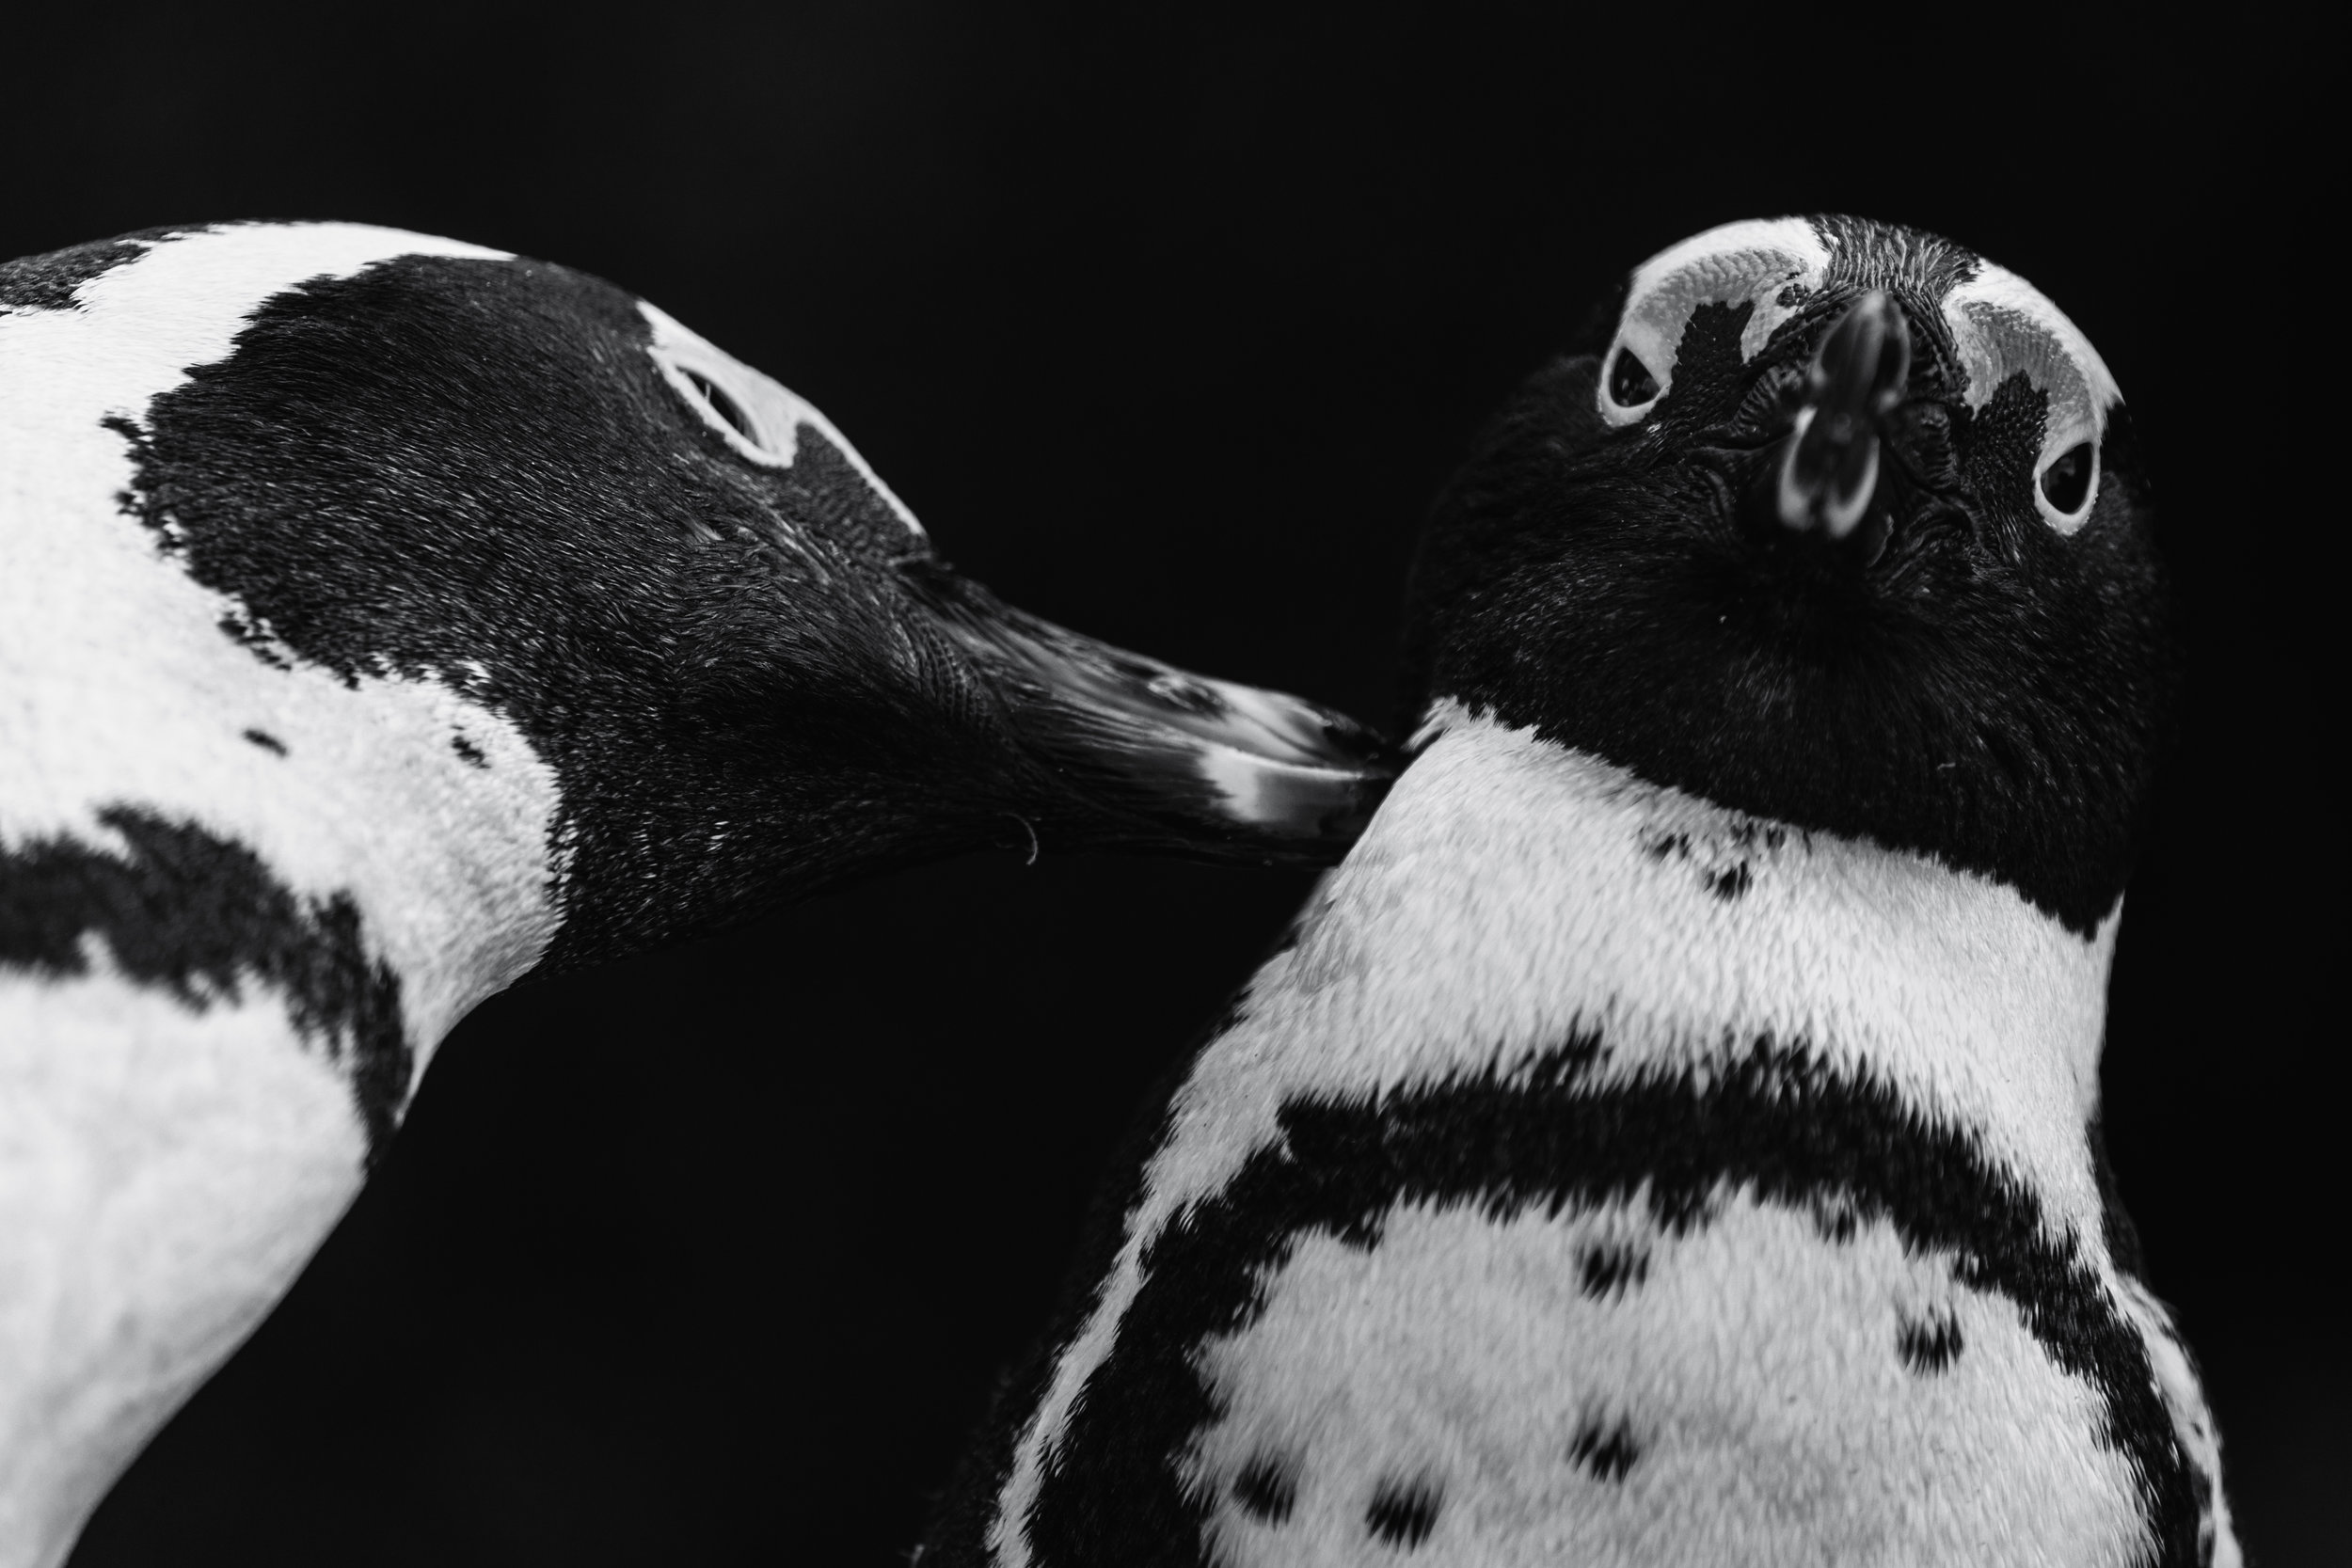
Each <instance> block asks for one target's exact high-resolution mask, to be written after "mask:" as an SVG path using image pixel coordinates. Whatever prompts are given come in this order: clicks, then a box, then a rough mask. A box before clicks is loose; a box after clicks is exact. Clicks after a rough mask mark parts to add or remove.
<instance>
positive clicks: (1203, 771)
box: [917, 571, 1401, 863]
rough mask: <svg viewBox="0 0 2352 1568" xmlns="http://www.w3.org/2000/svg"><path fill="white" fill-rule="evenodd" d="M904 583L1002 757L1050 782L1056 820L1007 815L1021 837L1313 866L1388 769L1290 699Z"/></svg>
mask: <svg viewBox="0 0 2352 1568" xmlns="http://www.w3.org/2000/svg"><path fill="white" fill-rule="evenodd" d="M917 582H918V584H919V587H920V589H921V591H922V596H923V597H924V598H925V599H926V600H928V601H929V603H930V608H931V610H933V611H934V612H935V614H936V616H937V624H939V625H942V626H945V628H946V630H947V632H948V634H949V635H950V637H951V638H952V639H953V640H954V641H955V642H956V643H957V645H958V647H959V650H960V651H961V653H962V655H963V656H964V658H965V660H966V662H967V663H968V664H969V665H970V667H971V668H972V670H973V671H974V673H976V674H977V676H978V677H979V679H980V681H981V683H982V684H983V685H985V686H986V687H987V688H988V689H990V691H991V692H992V693H993V696H994V698H995V703H994V704H993V706H995V708H996V709H997V710H998V712H999V713H1000V714H1001V715H1002V716H1003V720H1004V722H1005V723H1006V724H1007V726H1009V728H1010V729H1011V730H1012V731H1013V734H1014V738H1015V741H1016V744H1017V748H1018V750H1019V751H1020V752H1023V753H1025V756H1026V758H1027V759H1029V760H1030V761H1031V762H1032V763H1039V764H1042V765H1043V767H1044V768H1046V769H1047V770H1049V771H1050V772H1051V773H1052V774H1054V775H1055V777H1056V779H1057V781H1058V784H1060V786H1061V789H1060V791H1059V793H1060V794H1061V795H1063V796H1064V797H1065V799H1064V800H1063V801H1061V802H1059V803H1060V804H1061V805H1062V807H1063V809H1062V810H1061V811H1058V812H1057V811H1045V812H1042V813H1041V819H1040V820H1036V821H1033V820H1031V819H1030V818H1029V817H1028V816H1023V817H1022V820H1023V821H1024V822H1025V824H1027V825H1028V826H1029V828H1030V831H1031V832H1033V833H1035V832H1039V831H1040V829H1041V827H1042V828H1043V829H1044V830H1045V832H1046V834H1047V836H1048V837H1049V838H1051V837H1053V836H1057V834H1056V833H1055V830H1056V829H1057V828H1062V827H1066V828H1067V829H1068V830H1070V832H1069V835H1068V836H1069V841H1070V847H1106V848H1107V847H1118V848H1150V849H1156V850H1177V851H1188V852H1191V853H1195V854H1200V855H1202V856H1205V857H1208V858H1214V859H1243V860H1251V861H1259V862H1282V861H1292V862H1296V861H1305V862H1311V863H1330V862H1333V861H1336V860H1338V859H1339V858H1340V856H1341V855H1342V854H1343V853H1344V852H1345V851H1346V849H1347V847H1348V846H1349V845H1350V844H1352V843H1354V842H1355V840H1356V837H1357V835H1358V834H1359V833H1360V832H1363V829H1364V825H1365V824H1366V823H1367V822H1369V821H1370V820H1371V818H1372V813H1373V809H1374V808H1375V806H1377V805H1378V804H1379V803H1380V800H1381V798H1382V797H1383V796H1384V795H1386V794H1387V793H1388V788H1389V785H1390V784H1391V782H1393V780H1394V779H1395V777H1396V773H1397V769H1398V768H1399V767H1400V766H1401V759H1400V758H1399V757H1398V755H1397V753H1396V752H1395V751H1394V749H1393V748H1392V747H1391V746H1390V745H1389V744H1388V743H1387V742H1386V741H1384V740H1382V739H1381V737H1380V736H1377V735H1375V733H1373V732H1372V731H1371V730H1369V729H1366V728H1365V727H1364V726H1363V725H1361V724H1359V723H1357V722H1356V721H1354V720H1352V719H1350V718H1348V717H1347V716H1346V715H1344V714H1342V713H1336V712H1334V711H1332V710H1331V709H1329V708H1326V707H1321V706H1318V705H1315V704H1313V703H1310V702H1308V701H1306V700H1305V699H1303V698H1299V697H1293V696H1290V695H1288V694H1286V693H1283V692H1279V691H1268V690H1264V689H1260V688H1257V687H1250V686H1240V685H1236V684H1234V683H1232V682H1229V681H1220V680H1212V679H1209V678H1208V677H1206V676H1202V675H1196V674H1193V673H1189V672H1187V671H1184V670H1179V669H1177V668H1175V667H1174V666H1172V665H1168V664H1163V663H1161V662H1160V661H1159V660H1157V659H1153V658H1147V657H1143V656H1141V655H1138V654H1132V653H1128V652H1126V651H1125V650H1124V649H1120V648H1114V647H1111V646H1109V645H1108V644H1106V643H1103V642H1098V641H1094V640H1093V639H1091V638H1087V637H1082V636H1080V635H1078V634H1077V633H1075V632H1073V631H1068V630H1065V629H1064V628H1063V627H1060V626H1055V625H1054V624H1053V623H1051V622H1049V621H1044V620H1041V619H1039V618H1038V617H1036V616H1033V615H1029V614H1026V613H1025V612H1023V611H1021V610H1014V609H1013V608H1011V607H1010V606H1009V605H1006V604H1004V603H1002V602H1001V601H999V600H997V599H996V598H995V596H994V595H993V594H990V593H988V591H987V590H986V589H984V588H981V587H980V586H979V585H978V584H977V583H973V582H970V581H968V580H966V579H964V578H961V577H957V576H954V575H953V574H951V573H946V572H944V571H931V572H926V573H923V574H922V575H921V577H920V578H918V579H917ZM1073 804H1074V806H1075V808H1076V809H1075V811H1074V813H1073V812H1072V811H1071V810H1070V809H1069V808H1070V807H1071V806H1072V805H1073Z"/></svg>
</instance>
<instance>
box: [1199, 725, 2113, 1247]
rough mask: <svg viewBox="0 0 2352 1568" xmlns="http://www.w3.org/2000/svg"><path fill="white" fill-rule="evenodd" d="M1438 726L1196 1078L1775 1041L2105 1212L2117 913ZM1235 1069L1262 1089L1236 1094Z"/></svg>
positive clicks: (1360, 1089)
mask: <svg viewBox="0 0 2352 1568" xmlns="http://www.w3.org/2000/svg"><path fill="white" fill-rule="evenodd" d="M1424 735H1425V736H1430V737H1431V738H1429V739H1428V740H1427V743H1426V746H1425V748H1424V749H1423V751H1422V754H1421V755H1420V757H1419V758H1418V759H1417V760H1416V761H1415V762H1414V764H1413V765H1412V767H1411V768H1408V769H1407V770H1406V773H1405V776H1404V777H1403V779H1402V780H1401V781H1400V782H1399V783H1398V784H1397V785H1396V788H1395V789H1394V791H1393V792H1392V793H1391V795H1390V797H1389V799H1388V800H1387V801H1386V803H1385V804H1384V805H1383V806H1382V808H1381V810H1380V813H1379V815H1378V816H1377V817H1376V818H1375V821H1374V823H1373V825H1372V827H1371V829H1370V831H1369V832H1367V833H1366V834H1365V836H1364V838H1363V839H1362V841H1361V842H1360V843H1359V845H1358V847H1356V849H1355V850H1354V851H1353V853H1351V854H1350V856H1349V857H1348V859H1347V861H1346V862H1345V863H1344V864H1343V865H1342V866H1341V868H1340V869H1339V870H1338V871H1336V872H1334V873H1333V874H1332V876H1331V877H1330V878H1329V879H1327V881H1326V883H1325V884H1324V886H1323V887H1322V888H1321V889H1320V890H1319V891H1318V894H1317V896H1316V899H1315V901H1314V903H1313V904H1312V906H1311V908H1310V909H1309V911H1307V912H1306V913H1305V914H1304V915H1303V916H1302V919H1301V922H1300V927H1299V932H1298V936H1297V940H1296V942H1295V945H1294V946H1293V947H1292V948H1291V949H1290V950H1289V951H1287V952H1284V953H1282V954H1280V955H1279V956H1278V957H1277V958H1275V959H1274V960H1273V961H1272V962H1270V963H1269V964H1268V965H1267V966H1266V967H1265V969H1264V970H1263V971H1262V972H1261V974H1260V975H1259V977H1258V979H1257V981H1256V982H1255V984H1254V985H1253V987H1252V989H1251V992H1250V996H1249V999H1248V1006H1247V1009H1246V1014H1245V1020H1244V1022H1242V1023H1241V1024H1240V1025H1239V1026H1237V1027H1236V1029H1235V1030H1234V1032H1233V1035H1232V1037H1229V1038H1230V1039H1231V1040H1232V1046H1233V1047H1234V1049H1232V1050H1218V1051H1213V1052H1212V1053H1210V1055H1211V1057H1214V1058H1218V1059H1219V1063H1218V1064H1212V1062H1211V1061H1210V1060H1209V1059H1208V1058H1204V1063H1203V1070H1202V1073H1201V1074H1200V1080H1201V1081H1200V1083H1199V1084H1198V1085H1196V1088H1197V1090H1198V1093H1199V1094H1207V1095H1217V1094H1219V1093H1220V1092H1224V1091H1233V1092H1239V1093H1241V1094H1243V1095H1244V1096H1254V1097H1256V1098H1258V1099H1259V1100H1261V1101H1265V1102H1267V1103H1274V1102H1279V1099H1280V1098H1281V1096H1282V1095H1284V1094H1288V1093H1294V1092H1299V1091H1305V1092H1311V1093H1314V1094H1318V1095H1330V1094H1333V1093H1335V1092H1336V1093H1341V1094H1377V1093H1380V1092H1382V1091H1384V1090H1386V1089H1388V1088H1391V1087H1392V1086H1395V1085H1406V1084H1411V1083H1418V1082H1424V1081H1429V1080H1435V1079H1445V1078H1454V1077H1459V1076H1463V1075H1468V1074H1475V1073H1485V1072H1488V1071H1491V1072H1494V1073H1496V1074H1498V1075H1500V1076H1502V1077H1505V1078H1506V1079H1507V1077H1508V1076H1509V1075H1511V1074H1513V1073H1515V1072H1518V1071H1521V1070H1524V1069H1528V1068H1530V1067H1533V1066H1534V1065H1535V1064H1537V1063H1539V1062H1541V1061H1542V1060H1543V1059H1544V1058H1545V1057H1546V1056H1547V1055H1550V1054H1555V1053H1561V1052H1563V1051H1584V1050H1590V1051H1592V1052H1593V1053H1595V1055H1594V1066H1593V1068H1592V1069H1591V1071H1592V1073H1593V1076H1594V1079H1595V1081H1596V1082H1597V1083H1606V1082H1610V1081H1620V1082H1621V1081H1628V1080H1633V1079H1640V1078H1658V1077H1675V1076H1680V1075H1684V1074H1690V1075H1694V1076H1698V1077H1701V1078H1704V1077H1705V1076H1706V1075H1708V1072H1709V1071H1710V1069H1712V1068H1714V1067H1715V1066H1717V1065H1719V1064H1724V1063H1726V1062H1728V1061H1730V1060H1732V1059H1735V1058H1737V1057H1739V1056H1741V1055H1744V1054H1746V1053H1749V1052H1751V1051H1752V1050H1754V1049H1755V1048H1756V1045H1757V1044H1758V1043H1759V1042H1770V1043H1771V1044H1772V1045H1773V1046H1775V1047H1778V1048H1783V1049H1798V1050H1802V1051H1804V1052H1805V1053H1808V1054H1809V1055H1810V1056H1811V1057H1812V1058H1813V1059H1814V1060H1815V1061H1816V1062H1818V1063H1819V1064H1820V1066H1822V1067H1823V1068H1824V1069H1827V1070H1830V1071H1833V1072H1836V1073H1841V1074H1844V1075H1847V1076H1849V1077H1852V1078H1856V1079H1862V1078H1867V1079H1869V1080H1871V1081H1873V1082H1875V1083H1877V1084H1879V1085H1883V1086H1884V1087H1886V1088H1888V1089H1890V1090H1891V1091H1892V1092H1895V1093H1897V1094H1899V1095H1900V1096H1902V1097H1903V1098H1904V1099H1905V1100H1907V1101H1909V1102H1910V1103H1911V1104H1913V1105H1914V1106H1915V1108H1916V1109H1917V1110H1918V1112H1919V1113H1920V1114H1921V1115H1922V1116H1923V1117H1933V1118H1936V1119H1939V1120H1942V1121H1945V1122H1947V1123H1950V1124H1952V1125H1955V1126H1958V1127H1960V1128H1962V1129H1964V1130H1966V1131H1967V1132H1971V1133H1972V1134H1973V1135H1975V1136H1976V1137H1977V1138H1979V1140H1981V1141H1982V1142H1983V1143H1984V1144H1985V1145H1986V1146H1987V1149H1988V1152H1990V1153H1994V1154H1995V1155H1998V1156H2000V1157H2002V1158H2004V1159H2005V1160H2006V1161H2007V1162H2008V1163H2009V1164H2010V1166H2011V1167H2012V1168H2013V1169H2015V1170H2016V1171H2017V1172H2018V1174H2019V1175H2020V1177H2021V1178H2022V1179H2023V1180H2026V1181H2028V1182H2030V1183H2031V1184H2032V1185H2033V1186H2035V1187H2036V1188H2038V1189H2040V1190H2041V1191H2042V1194H2043V1196H2044V1200H2045V1202H2054V1203H2055V1204H2056V1206H2057V1207H2058V1209H2059V1210H2060V1211H2061V1212H2064V1213H2065V1214H2066V1216H2067V1217H2068V1218H2070V1219H2077V1220H2082V1221H2085V1222H2089V1223H2093V1224H2095V1220H2096V1216H2097V1215H2098V1214H2099V1212H2100V1199H2099V1196H2098V1192H2097V1182H2096V1180H2095V1178H2094V1176H2093V1173H2092V1168H2091V1159H2090V1152H2089V1149H2088V1143H2087V1135H2086V1128H2087V1124H2088V1123H2089V1121H2090V1118H2091V1117H2093V1116H2094V1115H2095V1114H2096V1110H2097V1097H2098V1062H2099V1047H2100V1041H2101V1036H2102V1031H2103V1028H2104V1021H2105V1012H2106V978H2107V968H2108V962H2109V958H2110V957H2111V955H2112V952H2113V943H2114V933H2115V922H2116V916H2115V915H2114V914H2110V915H2109V916H2108V918H2107V919H2106V921H2105V922H2104V923H2103V924H2102V925H2101V927H2100V928H2099V930H2098V932H2097V934H2096V935H2095V937H2094V938H2093V939H2091V940H2090V941H2088V942H2086V941H2084V940H2083V939H2082V938H2080V937H2078V936H2075V935H2074V934H2072V933H2070V932H2068V931H2067V930H2066V929H2065V928H2064V927H2062V926H2060V925H2059V923H2058V922H2057V921H2056V920H2054V919H2051V918H2049V917H2048V916H2046V915H2044V914H2042V913H2041V912H2040V911H2036V910H2035V909H2034V908H2033V907H2032V906H2031V905H2029V904H2028V903H2026V900H2025V899H2024V898H2023V897H2021V896H2019V895H2017V894H2016V893H2015V892H2014V891H2013V890H2011V889H2010V888H2008V887H2005V886H2002V885H2000V884H1998V883H1996V882H1994V881H1991V880H1989V879H1984V878H1982V877H1979V876H1977V875H1974V874H1972V873H1967V872H1963V871H1957V870H1954V869H1952V868H1950V867H1948V866H1947V865H1944V864H1942V863H1938V862H1936V861H1934V860H1932V859H1930V858H1928V857H1926V856H1922V855H1918V854H1915V853H1909V852H1905V851H1899V850H1890V849H1887V848H1884V847H1880V846H1877V845H1873V844H1868V843H1862V842H1856V841H1854V840H1851V839H1844V838H1838V837H1836V836H1833V835H1830V834H1825V833H1820V832H1805V831H1804V830H1801V829H1798V828H1794V827H1791V826H1788V825H1787V824H1783V823H1777V822H1772V821H1770V820H1766V819H1761V818H1756V817H1752V816H1745V815H1743V814H1740V813H1738V812H1733V811H1727V810H1724V809H1723V808H1721V807H1719V806H1715V805H1713V804H1710V803H1708V802H1707V801H1705V800H1699V799H1697V798H1695V797H1693V796H1692V795H1689V794H1686V793H1684V792H1682V791H1680V790H1677V789H1672V788H1667V787H1663V786H1660V785H1657V784H1648V783H1645V782H1644V781H1643V780H1641V779H1639V778H1637V777H1635V776H1634V775H1633V774H1632V773H1630V772H1629V771H1628V770H1626V769H1624V768H1618V767H1615V766H1613V765H1612V764H1609V763H1607V762H1604V761H1601V760H1599V759H1597V758H1595V757H1593V756H1590V755H1588V754H1584V753H1581V752H1575V751H1572V750H1570V749H1568V748H1565V747H1563V746H1560V745H1557V744H1554V743H1551V742H1549V741H1545V740H1542V739H1539V738H1538V737H1537V736H1535V734H1534V732H1533V731H1532V730H1524V729H1513V728H1510V727H1508V726H1506V725H1503V724H1502V723H1500V722H1498V721H1495V720H1493V719H1490V718H1486V717H1481V716H1478V715H1475V714H1472V713H1470V712H1469V711H1468V710H1466V709H1464V708H1462V707H1461V706H1459V705H1454V704H1451V703H1441V704H1440V705H1438V707H1437V708H1436V709H1435V710H1434V711H1433V713H1432V716H1431V719H1430V722H1429V725H1428V727H1427V729H1426V730H1425V731H1424ZM1229 1071H1230V1072H1238V1073H1239V1074H1240V1075H1242V1076H1243V1077H1245V1078H1248V1077H1256V1078H1258V1079H1259V1081H1258V1082H1257V1083H1255V1084H1239V1083H1237V1084H1232V1085H1225V1086H1224V1090H1220V1086H1219V1085H1217V1084H1216V1083H1215V1082H1213V1081H1212V1080H1214V1079H1215V1078H1216V1076H1218V1074H1219V1073H1220V1072H1229ZM1269 1072H1270V1073H1273V1074H1275V1075H1276V1076H1277V1077H1278V1078H1279V1079H1280V1080H1286V1081H1287V1082H1283V1083H1280V1084H1279V1085H1277V1084H1273V1083H1267V1082H1265V1081H1263V1075H1264V1074H1266V1073H1269ZM1268 1091H1272V1092H1271V1093H1269V1092H1268ZM1195 1098H1196V1099H1197V1098H1198V1096H1197V1095H1196V1096H1195ZM1225 1103H1226V1105H1227V1106H1228V1107H1230V1106H1231V1105H1232V1104H1234V1103H1237V1101H1226V1102H1225ZM1179 1109H1180V1114H1181V1112H1182V1109H1183V1105H1182V1102H1180V1107H1179Z"/></svg>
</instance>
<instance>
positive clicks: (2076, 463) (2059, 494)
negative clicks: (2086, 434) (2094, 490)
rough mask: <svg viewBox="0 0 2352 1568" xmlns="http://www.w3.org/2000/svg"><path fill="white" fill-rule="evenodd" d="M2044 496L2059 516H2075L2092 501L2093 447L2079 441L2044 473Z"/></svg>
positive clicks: (2043, 470)
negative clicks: (2060, 514) (2091, 462)
mask: <svg viewBox="0 0 2352 1568" xmlns="http://www.w3.org/2000/svg"><path fill="white" fill-rule="evenodd" d="M2042 494H2043V495H2044V496H2046V497H2048V498H2049V501H2050V504H2051V505H2052V506H2055V507H2057V508H2058V510H2059V511H2060V512H2063V513H2067V514H2070V515H2071V514H2074V513H2076V512H2080V511H2081V510H2082V509H2083V502H2085V501H2087V500H2089V499H2090V442H2088V441H2077V442H2075V443H2074V445H2073V446H2071V447H2069V448H2067V449H2066V451H2065V453H2064V455H2062V456H2060V457H2059V458H2058V461H2057V462H2055V463H2053V464H2051V465H2050V466H2049V467H2046V468H2044V469H2042Z"/></svg>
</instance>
